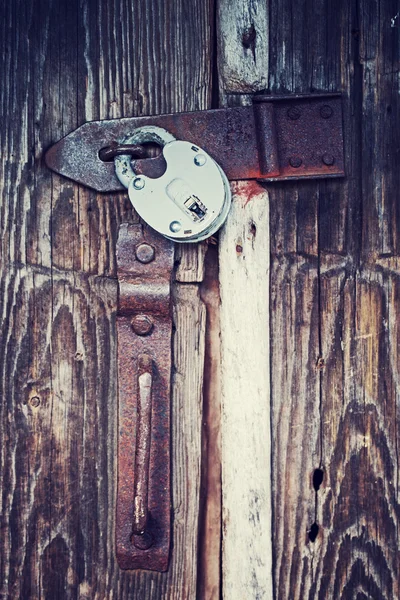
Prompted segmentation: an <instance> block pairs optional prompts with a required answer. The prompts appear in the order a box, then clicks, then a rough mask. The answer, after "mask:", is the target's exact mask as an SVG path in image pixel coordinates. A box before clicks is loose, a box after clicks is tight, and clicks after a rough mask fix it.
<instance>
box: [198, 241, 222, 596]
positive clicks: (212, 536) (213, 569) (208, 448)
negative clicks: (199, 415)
mask: <svg viewBox="0 0 400 600" xmlns="http://www.w3.org/2000/svg"><path fill="white" fill-rule="evenodd" d="M200 293H201V299H202V301H203V302H204V305H205V307H206V314H207V320H206V335H205V356H204V380H203V403H204V405H203V437H202V479H201V485H202V494H201V503H200V529H199V557H198V558H199V562H198V565H199V568H198V592H197V598H199V600H200V599H201V600H219V599H220V589H221V487H222V485H221V435H220V433H221V328H220V303H221V298H220V294H219V271H218V246H217V245H216V244H213V243H210V244H209V246H208V251H207V256H206V262H205V278H204V281H203V283H202V285H201V288H200Z"/></svg>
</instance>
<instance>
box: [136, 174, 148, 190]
mask: <svg viewBox="0 0 400 600" xmlns="http://www.w3.org/2000/svg"><path fill="white" fill-rule="evenodd" d="M145 185H146V184H145V181H144V179H142V178H141V177H135V179H134V180H133V187H134V188H135V190H142V189H143V188H144V186H145Z"/></svg>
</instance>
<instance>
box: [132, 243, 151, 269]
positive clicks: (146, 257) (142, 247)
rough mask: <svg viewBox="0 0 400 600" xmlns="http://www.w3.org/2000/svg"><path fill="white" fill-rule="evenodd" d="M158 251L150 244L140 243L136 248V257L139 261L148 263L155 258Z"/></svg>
mask: <svg viewBox="0 0 400 600" xmlns="http://www.w3.org/2000/svg"><path fill="white" fill-rule="evenodd" d="M155 255H156V252H155V250H154V248H153V246H150V244H139V246H138V247H137V248H136V258H137V260H138V261H139V262H141V263H144V264H147V263H150V262H151V261H152V260H154V257H155Z"/></svg>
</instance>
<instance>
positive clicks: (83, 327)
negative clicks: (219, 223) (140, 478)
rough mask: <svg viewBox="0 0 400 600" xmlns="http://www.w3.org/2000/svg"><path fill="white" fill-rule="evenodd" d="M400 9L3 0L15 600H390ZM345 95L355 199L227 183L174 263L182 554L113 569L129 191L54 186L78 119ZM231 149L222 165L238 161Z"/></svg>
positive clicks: (398, 478) (3, 449)
mask: <svg viewBox="0 0 400 600" xmlns="http://www.w3.org/2000/svg"><path fill="white" fill-rule="evenodd" d="M399 8H400V7H399V4H398V1H397V0H338V1H337V2H333V1H330V0H263V1H261V0H215V2H213V1H212V0H191V1H190V2H187V1H186V2H185V1H184V0H98V2H95V1H94V0H90V1H85V0H68V1H66V0H14V1H13V2H7V1H6V0H2V1H1V2H0V47H1V66H0V69H1V75H2V77H1V86H0V104H1V116H2V121H1V131H0V136H1V137H0V140H1V162H0V165H1V166H0V187H1V212H0V222H1V232H2V235H1V246H0V248H1V264H0V268H1V296H0V302H1V305H0V306H1V312H0V315H1V355H0V366H1V378H0V389H1V405H0V435H1V444H0V467H1V485H2V491H1V536H0V555H1V562H0V597H1V598H4V599H6V598H7V599H12V600H15V599H19V598H21V599H23V600H25V599H30V598H32V599H39V598H40V599H45V600H55V599H64V598H65V599H75V598H79V599H96V600H97V599H98V600H103V599H107V600H109V599H110V600H111V599H118V600H124V599H128V598H129V599H136V600H139V599H141V600H156V599H157V600H158V599H160V598H163V599H164V598H165V599H168V600H186V599H188V600H193V599H195V598H198V599H200V600H216V599H219V598H223V599H224V600H239V599H242V598H243V599H245V600H252V599H263V600H270V599H272V598H275V599H276V600H304V599H309V600H313V599H318V600H327V599H335V600H336V599H346V600H347V599H349V600H350V599H351V600H353V599H354V600H366V599H371V600H372V599H373V600H393V599H398V598H400V572H399V567H400V558H399V557H400V552H399V519H400V503H399V489H400V487H399V486H400V474H399V451H398V446H399V441H400V439H399V434H400V428H399V427H400V426H399V417H398V412H399V398H400V388H399V378H400V362H399V358H398V344H399V341H400V327H399V323H400V319H399V302H400V262H399V261H400V210H399V206H400V203H399V200H398V194H399V189H400V169H399V157H400V136H399V125H400V112H399V110H400V105H399V100H400V95H399V92H400V78H399V59H400V44H399V42H400V16H399V14H400V13H399ZM264 89H268V90H269V91H270V92H271V93H282V92H283V93H292V92H302V93H310V92H311V93H312V92H318V91H342V92H343V94H344V109H345V119H344V131H345V152H346V178H345V179H344V180H337V181H320V182H317V181H310V182H301V183H298V182H297V183H295V182H294V183H284V184H283V183H281V184H270V185H268V186H266V185H264V186H261V185H259V184H255V183H253V184H250V183H246V182H233V183H232V189H233V192H234V203H233V208H232V211H231V214H230V216H229V219H228V222H227V225H226V227H225V228H224V230H223V231H222V232H221V233H220V235H219V236H217V237H216V238H214V239H213V240H211V241H210V242H208V243H202V244H199V245H191V246H183V247H179V248H178V250H177V256H178V260H177V265H176V272H175V283H174V324H175V334H174V350H173V352H174V371H173V392H172V400H171V402H172V439H173V444H172V467H173V471H172V482H173V494H172V504H173V546H172V549H171V561H170V568H169V571H168V572H167V573H163V574H161V573H154V572H148V571H132V572H130V571H121V570H120V569H119V568H118V566H117V563H116V559H115V552H114V526H115V520H114V519H115V495H116V478H115V474H116V437H117V436H116V426H117V422H116V417H117V381H116V374H117V365H116V335H115V317H116V308H117V281H116V263H115V244H116V237H117V232H118V226H119V225H120V224H121V223H123V222H132V221H134V220H135V219H136V217H135V215H134V214H133V212H132V209H131V207H130V204H129V202H128V201H127V197H126V194H123V193H122V194H96V193H95V192H93V191H90V190H88V189H86V188H84V187H81V186H79V185H77V184H74V183H73V182H71V181H68V180H66V179H63V178H61V177H58V176H56V175H54V174H53V173H51V172H50V171H49V170H48V169H47V168H46V167H45V165H44V162H43V155H44V152H45V150H46V149H47V148H48V147H49V146H50V145H51V144H52V143H54V142H56V141H57V140H58V139H60V138H61V137H62V136H63V135H66V134H67V133H69V132H70V131H72V130H73V129H75V128H76V127H77V126H79V125H80V124H82V123H84V122H85V121H89V120H93V119H105V118H119V117H122V116H132V115H152V114H160V113H163V112H174V111H188V110H195V109H207V108H210V107H218V106H226V105H230V106H233V105H237V104H243V103H247V102H249V101H251V99H250V94H252V93H253V92H256V91H259V90H264ZM227 151H229V149H227Z"/></svg>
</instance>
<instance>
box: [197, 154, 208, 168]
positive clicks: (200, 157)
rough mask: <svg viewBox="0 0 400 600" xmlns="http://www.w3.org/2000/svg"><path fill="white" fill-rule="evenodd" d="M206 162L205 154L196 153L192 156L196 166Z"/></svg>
mask: <svg viewBox="0 0 400 600" xmlns="http://www.w3.org/2000/svg"><path fill="white" fill-rule="evenodd" d="M206 162H207V158H206V156H204V154H196V156H195V157H194V164H195V165H196V166H197V167H202V166H203V165H205V164H206Z"/></svg>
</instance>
